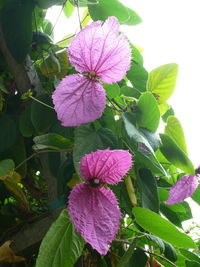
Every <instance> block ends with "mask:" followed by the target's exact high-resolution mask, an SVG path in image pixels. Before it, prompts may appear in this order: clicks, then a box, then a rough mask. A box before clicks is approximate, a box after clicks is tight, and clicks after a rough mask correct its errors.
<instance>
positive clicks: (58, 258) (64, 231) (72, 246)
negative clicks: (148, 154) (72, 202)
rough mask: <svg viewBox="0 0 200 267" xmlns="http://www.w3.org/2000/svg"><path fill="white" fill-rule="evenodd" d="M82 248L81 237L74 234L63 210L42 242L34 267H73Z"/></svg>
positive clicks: (72, 227)
mask: <svg viewBox="0 0 200 267" xmlns="http://www.w3.org/2000/svg"><path fill="white" fill-rule="evenodd" d="M83 247H84V241H83V239H82V237H80V236H79V235H77V234H76V231H75V229H74V226H73V224H72V222H71V221H70V220H69V217H68V214H67V211H66V210H63V211H62V212H61V214H60V216H59V217H58V219H57V220H56V221H55V222H54V223H53V224H52V225H51V227H50V229H49V231H48V232H47V234H46V235H45V237H44V239H43V240H42V243H41V246H40V250H39V253H38V258H37V261H36V267H47V266H48V267H58V266H67V267H73V266H74V264H75V262H76V261H77V259H78V258H79V257H80V256H81V253H82V250H83Z"/></svg>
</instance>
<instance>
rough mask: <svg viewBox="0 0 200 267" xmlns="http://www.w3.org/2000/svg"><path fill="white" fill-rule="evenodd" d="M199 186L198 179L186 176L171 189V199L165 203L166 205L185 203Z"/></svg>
mask: <svg viewBox="0 0 200 267" xmlns="http://www.w3.org/2000/svg"><path fill="white" fill-rule="evenodd" d="M197 186H198V177H197V176H192V175H185V176H183V177H182V178H180V179H179V180H178V181H177V182H176V183H175V184H174V185H173V186H172V188H171V189H170V191H169V198H168V200H167V201H164V203H165V204H168V205H173V204H176V203H179V202H182V201H184V200H185V199H186V198H187V197H190V196H191V195H192V194H193V193H194V191H195V190H196V188H197Z"/></svg>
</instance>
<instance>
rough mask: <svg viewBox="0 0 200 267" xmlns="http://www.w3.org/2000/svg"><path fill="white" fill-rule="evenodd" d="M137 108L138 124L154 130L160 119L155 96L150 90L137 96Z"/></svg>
mask: <svg viewBox="0 0 200 267" xmlns="http://www.w3.org/2000/svg"><path fill="white" fill-rule="evenodd" d="M137 108H138V110H137V113H136V119H137V122H138V125H139V126H140V127H144V128H146V129H148V130H149V131H151V132H155V131H156V130H157V128H158V125H159V121H160V111H159V108H158V105H157V101H156V99H155V97H154V96H153V95H152V94H151V93H150V92H145V93H143V94H142V95H141V96H140V98H139V101H138V103H137Z"/></svg>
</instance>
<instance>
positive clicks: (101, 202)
mask: <svg viewBox="0 0 200 267" xmlns="http://www.w3.org/2000/svg"><path fill="white" fill-rule="evenodd" d="M68 209H69V215H70V218H71V220H72V221H73V222H74V225H75V228H76V229H77V231H78V232H79V233H80V234H81V235H82V236H83V238H84V239H85V241H86V242H88V243H89V244H90V245H91V246H92V247H93V248H94V249H96V250H97V251H98V252H99V253H100V254H101V255H105V254H106V253H107V252H108V249H109V245H110V243H111V242H112V240H113V239H114V238H115V236H116V234H117V231H118V226H119V219H120V218H121V213H120V210H119V208H118V203H117V199H116V197H115V195H114V194H113V192H112V191H111V190H110V189H105V188H104V187H97V188H92V187H91V186H89V185H87V184H84V183H81V184H78V185H76V186H75V187H74V188H73V190H72V191H71V194H70V196H69V205H68Z"/></svg>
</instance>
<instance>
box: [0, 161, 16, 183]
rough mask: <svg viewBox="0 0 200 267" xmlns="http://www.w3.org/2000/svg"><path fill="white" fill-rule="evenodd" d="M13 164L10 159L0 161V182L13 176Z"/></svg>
mask: <svg viewBox="0 0 200 267" xmlns="http://www.w3.org/2000/svg"><path fill="white" fill-rule="evenodd" d="M14 168H15V163H14V161H13V160H12V159H4V160H2V161H0V180H5V179H7V178H9V177H11V176H12V175H13V172H14Z"/></svg>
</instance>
